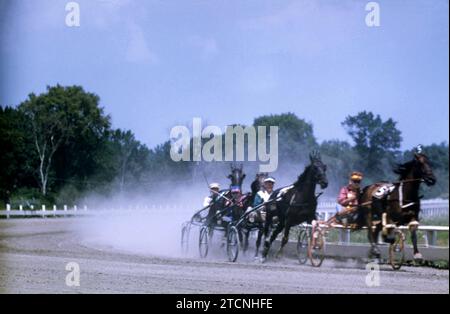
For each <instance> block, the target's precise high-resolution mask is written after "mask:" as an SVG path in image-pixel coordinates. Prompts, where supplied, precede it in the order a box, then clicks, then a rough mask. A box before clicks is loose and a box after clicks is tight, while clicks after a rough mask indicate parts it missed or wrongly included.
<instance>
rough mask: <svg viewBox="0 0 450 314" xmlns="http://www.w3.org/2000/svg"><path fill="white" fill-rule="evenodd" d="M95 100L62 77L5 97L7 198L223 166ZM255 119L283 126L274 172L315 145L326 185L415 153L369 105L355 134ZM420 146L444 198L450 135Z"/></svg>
mask: <svg viewBox="0 0 450 314" xmlns="http://www.w3.org/2000/svg"><path fill="white" fill-rule="evenodd" d="M99 101H100V99H99V97H98V96H97V95H95V94H93V93H90V92H86V91H84V89H83V88H82V87H80V86H68V87H63V86H60V85H57V86H53V87H47V91H46V92H45V93H42V94H40V95H35V94H30V95H29V96H28V98H27V99H26V100H25V101H24V102H22V103H21V104H19V105H18V106H17V107H8V106H2V107H0V135H1V136H0V147H1V154H0V161H1V168H0V169H1V170H0V197H1V200H2V202H3V203H13V204H14V203H22V204H23V203H24V202H25V203H26V202H30V203H32V202H36V203H38V204H39V203H48V204H53V203H59V204H61V203H62V202H64V203H70V202H71V201H72V202H74V201H75V200H77V199H78V198H79V197H80V196H81V195H83V194H84V193H86V192H95V193H98V194H100V195H105V196H107V195H110V194H111V193H117V192H121V193H127V192H129V191H135V190H139V191H142V192H145V193H151V192H152V191H154V190H155V189H160V188H161V187H162V186H163V187H164V186H170V184H173V182H180V184H189V182H191V181H192V180H198V178H199V176H200V175H199V173H198V172H199V171H200V172H204V171H205V169H209V171H214V170H213V168H212V167H215V166H217V164H216V163H208V164H206V163H205V162H200V163H199V162H197V163H195V162H174V161H172V160H171V158H170V141H166V142H164V143H162V144H160V145H158V146H156V147H155V148H153V149H150V148H148V147H147V146H146V145H145V144H142V143H141V142H139V141H138V140H137V139H136V138H135V136H134V134H133V133H132V132H131V131H130V130H121V129H114V128H112V126H111V118H110V116H108V115H106V114H105V113H104V110H103V108H102V107H100V106H99ZM253 125H255V126H263V125H265V126H279V169H278V170H277V172H276V173H275V174H274V175H277V173H285V172H289V171H290V169H291V167H292V166H293V165H295V166H299V165H304V164H305V163H306V162H307V159H308V154H309V152H310V151H311V150H312V149H319V150H320V152H321V153H322V157H323V159H324V161H325V163H327V164H328V165H329V166H328V177H329V179H330V182H331V183H332V184H331V186H330V187H329V189H328V190H330V191H335V190H337V189H338V188H339V186H338V185H339V184H345V182H346V180H347V177H348V174H349V173H350V172H351V171H352V170H359V171H362V172H364V174H365V182H367V183H370V182H374V181H377V180H393V179H395V176H394V174H393V172H392V168H393V167H394V166H395V164H396V163H399V162H403V161H406V160H408V159H410V158H411V157H412V151H410V150H407V151H401V150H400V145H401V141H402V137H401V132H400V130H398V128H397V125H396V122H395V121H394V120H392V119H388V120H385V121H383V120H382V119H381V118H380V116H379V115H375V114H373V113H371V112H366V111H363V112H360V113H358V114H357V115H355V116H348V117H347V118H346V119H345V120H344V121H343V122H342V127H343V128H344V129H345V130H346V131H347V133H348V134H349V136H350V137H351V139H352V142H353V143H352V144H350V143H348V142H346V141H341V140H327V141H323V142H321V143H319V142H318V141H317V139H316V138H315V136H314V130H313V125H312V124H311V123H310V122H306V121H305V120H303V119H301V118H299V117H297V116H296V115H295V114H293V113H284V114H277V115H269V116H261V117H257V118H256V119H255V120H254V123H253ZM418 144H419V143H418ZM424 150H425V152H426V154H427V155H428V156H429V157H430V159H431V161H432V165H433V169H434V171H435V174H436V175H437V178H438V184H437V185H436V186H435V187H433V188H432V189H425V190H424V191H423V193H424V194H425V196H426V197H442V198H448V144H447V143H440V144H433V145H429V146H424ZM248 164H249V168H250V169H256V167H253V168H252V165H251V163H250V162H249V163H248ZM250 177H251V176H250ZM183 182H184V183H183Z"/></svg>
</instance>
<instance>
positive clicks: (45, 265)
mask: <svg viewBox="0 0 450 314" xmlns="http://www.w3.org/2000/svg"><path fill="white" fill-rule="evenodd" d="M90 219H91V218H86V217H85V218H61V219H52V218H47V219H11V220H0V292H1V293H449V271H448V270H438V269H432V268H421V267H403V268H402V269H401V270H400V271H393V270H392V269H391V268H390V266H388V265H381V266H380V270H381V271H380V272H379V285H370V284H369V285H368V284H367V283H366V279H367V276H370V274H369V271H368V270H366V265H365V264H362V263H357V262H335V261H332V260H325V262H324V264H323V265H322V267H320V268H313V267H311V266H310V265H308V264H306V265H299V264H298V262H297V261H295V260H294V259H289V258H283V259H281V260H278V259H272V260H269V261H267V262H266V263H264V264H261V263H260V262H256V261H254V260H253V259H252V258H251V257H240V258H239V259H238V261H237V262H236V263H230V262H226V256H225V254H224V255H223V256H221V255H220V254H216V255H214V256H210V257H208V258H207V259H205V260H203V259H200V258H198V257H196V255H195V254H193V255H192V256H190V257H183V256H177V255H176V254H173V252H171V251H170V250H166V251H164V250H163V251H161V252H162V253H158V252H156V253H155V250H152V249H151V245H149V250H148V251H146V249H145V246H144V247H139V250H134V251H133V245H132V244H133V243H137V242H139V241H141V240H142V239H140V240H139V239H138V238H137V237H136V240H132V241H131V242H130V245H129V246H130V247H131V251H127V250H126V248H127V246H126V245H125V244H126V243H122V245H119V246H118V247H115V246H114V245H108V244H105V243H104V242H102V241H96V236H98V235H97V234H96V233H95V232H81V231H80V230H82V228H80V226H87V225H89V224H90V223H91V222H90ZM108 227H110V230H109V231H110V232H111V233H115V234H117V235H119V236H120V233H121V232H122V230H121V229H120V228H116V227H114V226H113V225H111V226H108ZM146 232H150V231H148V230H147V231H146ZM167 232H170V233H175V234H178V232H179V230H174V229H173V230H167ZM150 234H151V233H150ZM119 239H120V237H119ZM156 240H158V239H156ZM118 241H119V240H118ZM144 243H145V242H144ZM177 244H178V243H175V242H174V245H177ZM195 249H196V248H193V249H192V250H193V251H194V252H196V251H195ZM172 251H175V248H173V250H172ZM70 262H74V263H76V264H77V265H79V270H80V282H79V286H68V285H67V284H66V277H67V276H68V274H69V272H70V270H69V271H68V270H66V265H67V264H68V263H70Z"/></svg>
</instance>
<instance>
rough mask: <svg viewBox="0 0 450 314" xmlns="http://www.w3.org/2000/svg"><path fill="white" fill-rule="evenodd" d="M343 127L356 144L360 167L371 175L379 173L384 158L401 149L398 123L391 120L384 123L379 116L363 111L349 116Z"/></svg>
mask: <svg viewBox="0 0 450 314" xmlns="http://www.w3.org/2000/svg"><path fill="white" fill-rule="evenodd" d="M342 126H343V127H344V128H345V130H346V131H347V133H348V134H349V135H350V137H351V138H352V139H353V141H354V143H355V145H354V149H355V150H356V152H357V153H358V155H359V160H360V166H361V167H362V168H363V169H365V170H366V171H367V172H368V173H369V174H372V175H373V174H376V173H377V172H379V171H380V165H381V164H382V160H383V158H385V157H386V155H393V154H394V153H397V152H398V149H399V148H400V143H401V141H402V136H401V132H400V130H398V129H397V122H395V121H394V120H392V119H391V118H389V119H388V120H386V121H383V120H382V119H381V117H380V116H379V115H374V114H373V113H372V112H367V111H362V112H360V113H358V114H357V115H355V116H347V117H346V119H345V120H344V122H342Z"/></svg>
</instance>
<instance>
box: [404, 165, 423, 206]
mask: <svg viewBox="0 0 450 314" xmlns="http://www.w3.org/2000/svg"><path fill="white" fill-rule="evenodd" d="M419 179H420V178H416V177H415V176H414V169H411V171H409V172H408V173H407V174H406V175H404V176H401V177H400V184H402V185H403V195H404V198H405V199H406V200H411V201H415V200H417V199H419V188H420V181H419ZM413 180H417V181H413ZM402 181H406V182H403V183H402Z"/></svg>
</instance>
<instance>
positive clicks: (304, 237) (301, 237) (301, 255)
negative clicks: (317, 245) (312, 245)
mask: <svg viewBox="0 0 450 314" xmlns="http://www.w3.org/2000/svg"><path fill="white" fill-rule="evenodd" d="M297 257H298V262H299V263H300V264H305V263H306V261H307V260H308V229H306V228H304V227H302V228H300V232H299V233H298V241H297Z"/></svg>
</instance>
